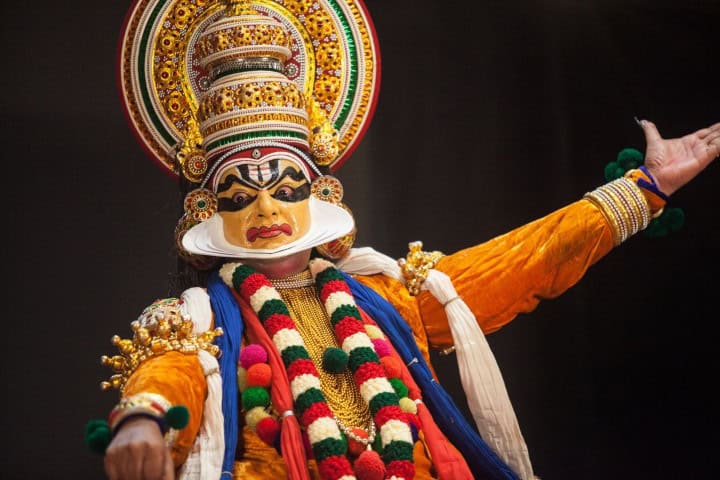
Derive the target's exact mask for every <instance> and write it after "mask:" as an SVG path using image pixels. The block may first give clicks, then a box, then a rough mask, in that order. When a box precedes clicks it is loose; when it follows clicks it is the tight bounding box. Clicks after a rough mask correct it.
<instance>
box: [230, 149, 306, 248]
mask: <svg viewBox="0 0 720 480" xmlns="http://www.w3.org/2000/svg"><path fill="white" fill-rule="evenodd" d="M217 185H218V186H217V189H216V190H217V191H216V194H217V197H218V214H219V215H220V217H222V220H223V231H224V234H225V240H227V242H228V243H231V244H233V245H237V246H239V247H243V248H248V249H273V248H277V247H282V246H283V245H287V244H289V243H290V242H293V241H295V240H297V239H298V238H300V237H302V236H303V235H305V233H307V232H308V230H309V229H310V202H309V198H310V184H309V182H308V179H307V178H306V177H305V175H304V174H303V170H302V169H301V168H300V167H299V166H298V165H297V164H296V163H295V162H294V161H292V160H288V159H284V158H274V159H270V160H267V161H264V162H262V163H259V164H258V163H255V162H251V161H248V162H245V163H238V164H234V165H232V166H230V167H228V168H226V169H225V170H223V171H221V172H220V173H219V178H218V184H217Z"/></svg>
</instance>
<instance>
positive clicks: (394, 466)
mask: <svg viewBox="0 0 720 480" xmlns="http://www.w3.org/2000/svg"><path fill="white" fill-rule="evenodd" d="M393 475H394V476H396V477H399V478H404V479H405V480H412V479H413V478H415V465H413V464H412V462H408V461H407V460H393V461H392V462H390V463H389V464H388V466H387V476H388V477H392V476H393Z"/></svg>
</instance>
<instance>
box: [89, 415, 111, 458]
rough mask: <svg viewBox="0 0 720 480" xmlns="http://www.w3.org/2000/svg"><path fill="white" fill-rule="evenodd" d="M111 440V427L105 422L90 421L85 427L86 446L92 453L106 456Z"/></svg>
mask: <svg viewBox="0 0 720 480" xmlns="http://www.w3.org/2000/svg"><path fill="white" fill-rule="evenodd" d="M111 439H112V435H111V433H110V426H109V425H108V423H107V422H106V421H105V420H90V421H89V422H88V423H87V425H85V445H87V447H88V449H90V451H91V452H93V453H98V454H100V455H102V454H104V453H105V449H106V448H107V446H108V445H110V440H111Z"/></svg>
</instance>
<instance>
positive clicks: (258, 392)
mask: <svg viewBox="0 0 720 480" xmlns="http://www.w3.org/2000/svg"><path fill="white" fill-rule="evenodd" d="M268 405H270V394H269V393H268V391H267V390H266V389H264V388H263V387H250V388H248V389H247V390H245V391H244V392H243V393H242V406H243V408H244V409H245V410H250V409H251V408H254V407H267V406H268Z"/></svg>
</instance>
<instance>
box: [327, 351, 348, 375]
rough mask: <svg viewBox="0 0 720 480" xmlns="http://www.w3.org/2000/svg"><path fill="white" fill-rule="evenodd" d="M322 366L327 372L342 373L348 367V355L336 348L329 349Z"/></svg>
mask: <svg viewBox="0 0 720 480" xmlns="http://www.w3.org/2000/svg"><path fill="white" fill-rule="evenodd" d="M322 366H323V369H324V370H325V371H326V372H329V373H340V372H343V371H344V370H345V369H346V368H347V366H348V354H347V353H345V352H344V351H343V350H341V349H339V348H336V347H328V348H326V349H325V351H324V352H323V358H322Z"/></svg>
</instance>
